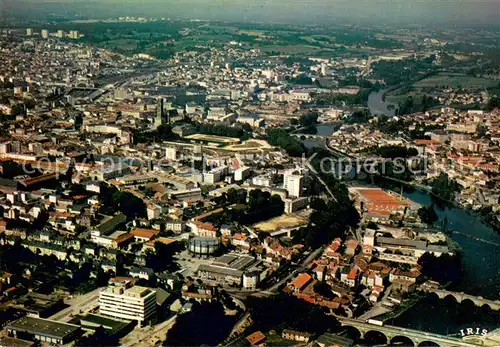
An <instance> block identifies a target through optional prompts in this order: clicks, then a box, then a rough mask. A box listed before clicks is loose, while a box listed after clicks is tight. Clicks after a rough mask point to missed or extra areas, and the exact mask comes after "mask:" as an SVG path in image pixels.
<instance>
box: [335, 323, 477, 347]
mask: <svg viewBox="0 0 500 347" xmlns="http://www.w3.org/2000/svg"><path fill="white" fill-rule="evenodd" d="M337 319H338V320H339V322H340V324H341V325H342V326H343V327H346V329H347V328H349V327H350V328H351V329H355V330H357V332H358V333H359V336H360V338H361V339H362V338H366V337H367V336H368V334H370V335H373V334H378V335H379V336H381V337H382V338H383V337H385V339H386V342H385V344H398V343H399V344H402V345H403V346H405V347H406V346H412V344H413V346H415V347H418V346H440V347H461V346H477V345H475V344H471V343H467V342H465V341H463V340H462V339H459V338H456V337H451V336H443V335H439V334H433V333H427V332H423V331H418V330H412V329H406V328H401V327H396V326H391V325H383V326H379V325H376V324H370V323H366V322H364V321H361V320H357V319H350V318H344V317H337Z"/></svg>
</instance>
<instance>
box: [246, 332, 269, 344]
mask: <svg viewBox="0 0 500 347" xmlns="http://www.w3.org/2000/svg"><path fill="white" fill-rule="evenodd" d="M265 339H266V335H264V334H263V333H262V332H261V331H256V332H254V333H253V334H251V335H248V336H247V341H248V342H250V343H251V344H252V345H258V344H260V343H262V342H263V341H264V340H265Z"/></svg>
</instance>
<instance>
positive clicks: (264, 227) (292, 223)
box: [254, 214, 308, 232]
mask: <svg viewBox="0 0 500 347" xmlns="http://www.w3.org/2000/svg"><path fill="white" fill-rule="evenodd" d="M307 221H308V218H307V217H306V216H305V215H303V214H300V215H299V214H293V215H281V216H279V217H276V218H273V219H270V220H267V221H264V222H261V223H258V224H255V225H254V228H255V229H258V230H260V231H263V232H273V231H277V230H280V229H286V228H294V227H298V226H300V225H304V224H307Z"/></svg>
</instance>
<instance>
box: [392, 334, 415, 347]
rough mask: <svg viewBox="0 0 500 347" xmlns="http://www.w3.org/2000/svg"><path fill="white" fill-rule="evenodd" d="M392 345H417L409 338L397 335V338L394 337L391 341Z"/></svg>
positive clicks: (409, 346) (410, 346)
mask: <svg viewBox="0 0 500 347" xmlns="http://www.w3.org/2000/svg"><path fill="white" fill-rule="evenodd" d="M390 345H391V346H405V347H407V346H408V347H412V346H415V343H414V342H413V340H412V339H410V338H409V337H406V336H402V335H397V336H394V337H393V338H392V339H391V343H390Z"/></svg>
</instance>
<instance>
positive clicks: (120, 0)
mask: <svg viewBox="0 0 500 347" xmlns="http://www.w3.org/2000/svg"><path fill="white" fill-rule="evenodd" d="M0 1H1V0H0ZM4 1H7V2H10V6H11V7H12V8H14V9H16V10H17V11H22V10H23V9H24V10H25V9H31V10H35V9H36V10H40V9H45V10H46V9H49V10H50V11H51V12H64V13H66V14H74V13H81V14H84V15H87V16H90V17H106V16H124V15H129V16H134V15H135V16H148V17H149V16H151V17H152V16H154V17H159V16H165V17H170V18H199V19H215V20H229V21H245V20H246V21H259V22H276V23H277V22H279V23H309V24H314V23H322V24H324V23H325V22H326V23H329V22H330V23H334V22H342V23H349V24H358V23H359V24H367V23H369V24H404V23H406V24H417V25H418V24H422V25H428V24H435V25H461V24H464V25H481V24H499V23H500V0H4Z"/></svg>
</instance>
